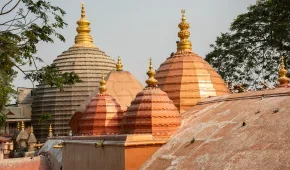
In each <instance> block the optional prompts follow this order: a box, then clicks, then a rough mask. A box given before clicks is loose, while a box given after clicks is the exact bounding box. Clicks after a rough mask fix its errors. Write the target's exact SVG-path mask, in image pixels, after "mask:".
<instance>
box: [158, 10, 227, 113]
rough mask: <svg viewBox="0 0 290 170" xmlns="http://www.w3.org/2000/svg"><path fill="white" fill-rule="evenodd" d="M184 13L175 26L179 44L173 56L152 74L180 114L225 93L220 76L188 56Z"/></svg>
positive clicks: (188, 49) (189, 54)
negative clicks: (202, 100) (208, 98)
mask: <svg viewBox="0 0 290 170" xmlns="http://www.w3.org/2000/svg"><path fill="white" fill-rule="evenodd" d="M184 12H185V11H184V10H183V11H182V22H181V23H180V24H179V25H178V27H179V28H180V32H179V33H178V37H179V38H180V41H179V42H178V44H177V46H178V47H177V52H176V53H174V54H172V55H171V56H170V57H168V58H167V59H166V61H165V62H164V63H162V64H161V65H160V67H159V69H158V70H157V72H156V79H157V80H158V86H159V87H160V89H161V90H163V91H165V92H166V93H167V95H168V96H169V98H170V99H171V100H173V102H174V104H175V106H176V107H177V108H178V109H179V112H180V113H182V112H184V111H185V110H187V109H188V108H190V107H192V106H194V105H195V104H196V103H197V102H198V101H199V100H200V99H202V98H206V97H209V96H220V95H225V94H228V93H229V91H228V88H227V86H226V84H225V82H224V80H223V79H222V78H221V76H220V75H219V74H218V73H217V72H216V71H215V70H214V69H213V68H212V67H211V66H210V64H209V63H207V62H206V61H205V60H203V59H202V58H201V57H200V56H199V55H197V54H195V53H194V52H192V48H191V42H190V40H189V36H190V32H189V31H188V28H189V23H187V22H186V19H185V16H184Z"/></svg>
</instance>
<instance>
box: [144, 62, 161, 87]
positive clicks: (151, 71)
mask: <svg viewBox="0 0 290 170" xmlns="http://www.w3.org/2000/svg"><path fill="white" fill-rule="evenodd" d="M149 62H150V65H149V71H148V72H147V75H148V76H149V78H148V79H147V80H146V83H147V85H148V86H149V87H154V86H156V85H157V82H158V81H157V80H156V79H155V78H154V76H155V74H156V73H155V70H154V69H153V66H152V59H151V58H150V60H149Z"/></svg>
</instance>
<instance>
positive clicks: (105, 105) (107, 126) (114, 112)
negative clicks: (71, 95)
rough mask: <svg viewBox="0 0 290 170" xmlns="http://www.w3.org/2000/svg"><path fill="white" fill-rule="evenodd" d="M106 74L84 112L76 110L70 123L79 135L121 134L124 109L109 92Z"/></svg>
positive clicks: (74, 131)
mask: <svg viewBox="0 0 290 170" xmlns="http://www.w3.org/2000/svg"><path fill="white" fill-rule="evenodd" d="M106 83H107V82H106V81H105V78H104V76H102V80H101V82H100V87H99V92H100V93H98V94H97V95H96V96H95V97H93V98H92V99H91V101H90V102H89V104H88V105H87V106H86V110H85V111H84V113H80V112H76V113H75V114H74V115H73V117H72V119H71V120H70V122H69V124H70V126H71V129H72V131H73V133H75V134H78V135H112V134H119V132H120V127H121V121H122V118H123V111H122V109H121V106H120V104H119V103H118V102H117V101H116V100H115V99H114V98H113V97H112V96H110V95H108V94H107V86H106Z"/></svg>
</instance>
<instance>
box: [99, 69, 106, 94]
mask: <svg viewBox="0 0 290 170" xmlns="http://www.w3.org/2000/svg"><path fill="white" fill-rule="evenodd" d="M106 83H107V82H106V81H105V77H104V74H102V80H101V82H100V85H101V86H100V87H99V90H100V93H101V94H104V93H106V91H107V86H106Z"/></svg>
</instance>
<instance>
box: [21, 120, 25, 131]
mask: <svg viewBox="0 0 290 170" xmlns="http://www.w3.org/2000/svg"><path fill="white" fill-rule="evenodd" d="M21 130H24V122H23V121H22V122H21Z"/></svg>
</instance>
